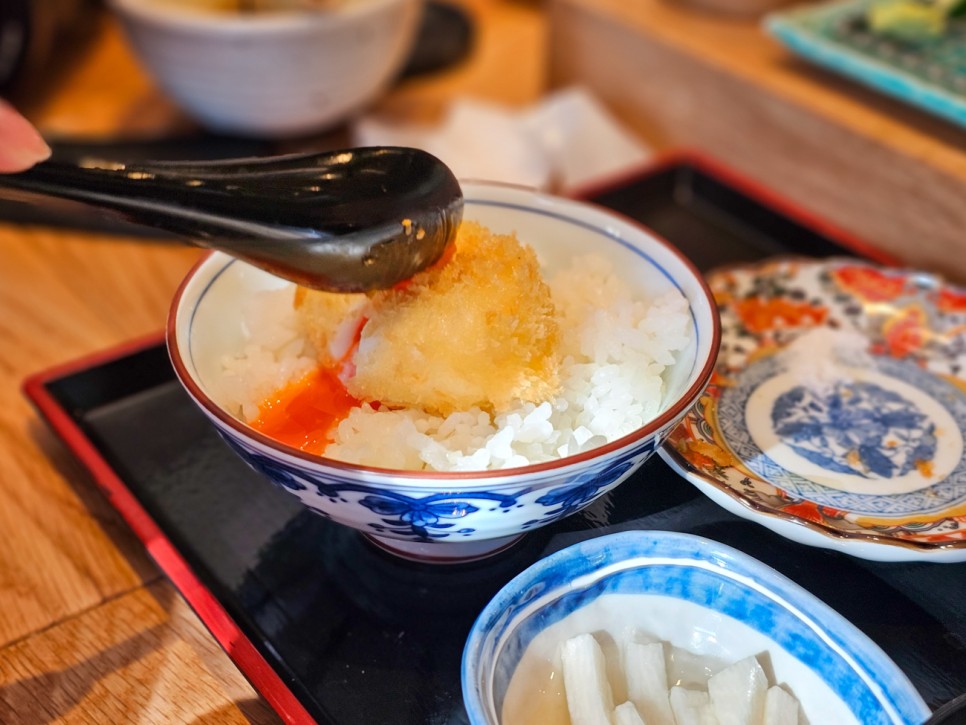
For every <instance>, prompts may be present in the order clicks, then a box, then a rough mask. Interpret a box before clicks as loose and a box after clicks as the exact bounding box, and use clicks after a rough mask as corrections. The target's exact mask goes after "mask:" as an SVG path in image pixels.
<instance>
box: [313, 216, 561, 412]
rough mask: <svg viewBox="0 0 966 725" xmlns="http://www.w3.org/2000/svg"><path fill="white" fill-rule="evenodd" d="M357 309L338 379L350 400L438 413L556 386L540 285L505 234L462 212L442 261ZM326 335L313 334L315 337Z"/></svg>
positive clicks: (524, 252) (555, 336) (503, 404)
mask: <svg viewBox="0 0 966 725" xmlns="http://www.w3.org/2000/svg"><path fill="white" fill-rule="evenodd" d="M323 294H324V293H323ZM310 297H311V295H310ZM303 304H304V302H303ZM316 304H317V306H318V310H317V311H316V312H314V313H313V316H314V319H312V320H310V322H309V324H310V325H312V326H316V325H319V326H331V324H332V321H333V318H335V317H338V316H339V314H340V313H339V311H338V309H337V306H336V305H335V304H334V303H329V302H326V303H325V304H323V303H316ZM365 314H366V316H367V317H368V321H367V322H366V324H365V326H364V327H363V328H362V334H361V337H360V340H359V346H358V349H357V351H356V352H355V354H354V356H353V358H352V363H353V366H352V367H353V368H354V369H350V371H349V372H350V375H349V376H348V377H346V378H345V383H346V387H347V389H348V391H349V393H351V394H352V395H353V396H355V397H356V398H358V399H359V400H363V401H378V402H379V403H380V405H384V406H388V407H392V408H415V409H421V410H424V411H427V412H430V413H436V414H441V415H447V414H449V413H452V412H454V411H461V410H469V409H470V408H472V407H473V406H479V407H480V408H483V409H484V410H488V411H491V412H500V411H502V410H505V409H508V408H510V407H511V406H512V405H513V404H514V403H517V402H521V401H522V402H533V403H541V402H543V401H545V400H547V399H549V398H550V397H552V396H553V395H554V394H555V393H556V392H557V390H558V388H559V374H558V368H559V359H558V357H559V355H558V343H559V337H560V333H559V329H558V325H557V320H556V316H555V312H554V307H553V302H552V300H551V297H550V288H549V287H548V285H547V284H546V283H545V282H544V281H543V277H542V275H541V273H540V268H539V264H538V262H537V257H536V255H535V254H534V252H533V250H531V249H530V248H529V247H526V246H524V245H522V244H521V243H520V242H519V241H518V240H517V239H516V237H515V236H514V235H499V234H492V233H491V232H490V231H489V230H487V229H486V228H485V227H483V226H481V225H480V224H478V223H475V222H468V221H464V222H463V223H462V224H461V226H460V229H459V233H458V235H457V238H456V242H455V252H454V254H453V256H452V258H451V259H450V260H449V261H448V262H447V263H446V264H444V265H441V266H436V267H433V268H431V269H429V270H426V271H424V272H421V273H419V274H418V275H416V276H415V277H413V279H412V280H410V281H409V283H408V284H406V285H404V286H402V287H400V288H396V289H392V290H385V291H381V292H376V293H373V294H371V295H370V297H369V306H368V308H367V309H366V310H365ZM320 334H321V337H320ZM329 337H330V336H326V334H325V333H318V332H315V333H313V339H315V340H316V341H317V342H316V344H318V341H319V340H321V341H322V342H323V343H324V344H328V343H327V342H326V340H328V339H329Z"/></svg>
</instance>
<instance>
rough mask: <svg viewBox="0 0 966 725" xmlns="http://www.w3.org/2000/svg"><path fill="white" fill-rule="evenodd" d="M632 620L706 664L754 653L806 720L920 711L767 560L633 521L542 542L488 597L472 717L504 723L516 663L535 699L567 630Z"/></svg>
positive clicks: (893, 723) (872, 656)
mask: <svg viewBox="0 0 966 725" xmlns="http://www.w3.org/2000/svg"><path fill="white" fill-rule="evenodd" d="M629 630H634V631H644V632H646V633H647V634H648V635H650V636H652V637H654V638H656V639H659V640H662V641H664V642H667V643H668V644H669V646H671V647H673V648H675V649H676V650H683V651H685V652H687V653H690V654H692V655H694V656H696V657H698V658H701V661H706V662H708V663H712V664H711V665H710V667H709V669H710V671H712V672H713V671H714V669H715V667H721V666H726V665H728V664H730V663H734V662H737V661H738V660H741V659H743V658H745V657H749V656H756V657H757V658H758V660H759V662H761V663H762V666H763V667H764V668H765V669H766V671H767V672H768V674H769V679H770V680H771V683H770V684H773V685H779V686H781V687H782V688H783V689H785V690H786V691H787V692H789V693H790V694H792V695H794V696H795V697H796V698H797V699H798V701H799V704H800V706H801V709H802V712H803V713H804V715H805V716H806V718H807V720H805V721H806V722H809V723H813V725H814V724H817V723H835V724H836V725H849V724H853V725H858V724H861V725H875V724H877V723H883V724H885V723H888V724H890V725H897V724H899V723H904V724H909V725H912V724H916V725H918V724H919V723H922V722H924V721H925V720H926V719H927V718H928V717H929V715H930V711H929V708H928V706H927V705H926V703H925V702H924V701H923V699H922V697H921V696H920V695H919V693H918V692H917V691H916V689H915V687H914V686H913V685H912V683H911V682H910V681H909V679H908V678H907V677H906V676H905V675H904V674H903V672H902V671H901V670H900V669H899V668H898V667H897V666H896V664H895V663H894V662H892V661H891V660H890V659H889V658H888V657H887V656H886V655H885V653H884V652H883V651H882V650H881V649H880V648H879V647H878V646H877V645H876V644H875V643H874V642H872V641H871V640H870V639H869V638H868V637H867V636H866V635H864V634H863V633H862V632H860V631H859V630H858V629H857V628H856V627H855V626H853V625H852V624H850V623H849V622H848V621H847V620H846V619H844V618H843V617H842V616H841V615H839V614H838V613H837V612H835V611H834V610H832V609H831V608H830V607H828V606H827V605H826V604H824V603H823V602H821V601H820V600H818V599H816V598H815V597H814V596H812V595H811V594H810V593H809V592H807V591H806V590H804V589H803V588H801V587H800V586H798V585H797V584H795V583H794V582H792V581H791V580H789V579H787V578H786V577H784V576H783V575H781V574H779V573H778V572H776V571H775V570H774V569H771V568H770V567H768V566H766V565H764V564H762V563H761V562H759V561H758V560H756V559H754V558H752V557H750V556H748V555H746V554H744V553H742V552H740V551H738V550H736V549H733V548H731V547H728V546H725V545H723V544H719V543H717V542H715V541H712V540H710V539H706V538H702V537H698V536H693V535H690V534H680V533H672V532H662V531H632V532H623V533H617V534H610V535H607V536H601V537H598V538H595V539H590V540H588V541H584V542H581V543H579V544H575V545H573V546H570V547H568V548H566V549H563V550H561V551H558V552H556V553H554V554H551V555H550V556H548V557H546V558H544V559H542V560H540V561H538V562H537V563H536V564H534V565H532V566H531V567H530V568H528V569H527V570H525V571H524V572H523V573H521V574H519V575H518V576H516V577H515V578H514V579H512V580H511V581H510V582H509V583H507V584H506V586H504V587H503V588H502V589H501V590H500V591H499V592H498V593H497V594H496V596H495V597H493V599H492V600H491V601H490V602H489V604H487V605H486V607H485V608H484V609H483V611H482V613H481V614H480V615H479V617H478V618H477V620H476V622H475V623H474V625H473V627H472V629H471V631H470V634H469V637H468V638H467V641H466V645H465V648H464V651H463V663H462V686H463V698H464V701H465V704H466V709H467V713H468V714H469V719H470V722H471V723H472V724H473V725H497V724H498V723H503V725H511V724H510V723H509V722H508V721H504V719H503V718H502V714H501V713H502V711H503V707H504V701H505V700H506V699H507V692H508V688H509V687H510V683H511V680H512V679H513V677H514V675H515V674H516V673H517V670H518V667H519V668H520V671H521V672H522V673H524V674H523V678H524V679H526V678H529V679H530V681H531V682H534V687H533V692H532V694H531V695H530V698H531V700H534V699H536V698H537V697H538V692H537V688H538V685H537V683H539V686H543V685H544V684H545V683H544V680H545V679H547V673H548V672H552V671H556V672H557V673H558V675H559V655H557V654H556V653H557V648H558V647H559V646H560V643H561V642H563V641H564V640H566V639H568V638H570V637H573V636H575V635H577V634H581V633H584V632H590V633H593V634H594V635H595V637H596V638H598V639H602V640H604V641H606V639H607V637H610V638H613V640H614V641H621V637H625V636H627V632H628V631H629ZM521 662H523V664H522V665H521ZM715 662H716V663H717V665H715V664H713V663H715ZM557 679H558V680H559V677H558V678H557ZM519 682H520V680H517V681H514V685H513V687H514V689H515V688H517V687H520V685H519ZM545 689H550V688H549V687H547V688H545ZM525 692H526V689H524V693H525ZM518 693H519V691H516V692H514V693H512V694H511V697H510V699H511V700H512V699H514V698H517V699H518ZM527 706H528V707H534V706H535V705H534V703H533V702H530V703H528V705H527ZM564 712H566V705H564ZM533 721H539V722H541V723H543V725H551V724H552V720H551V719H550V718H549V717H547V718H541V719H540V720H533Z"/></svg>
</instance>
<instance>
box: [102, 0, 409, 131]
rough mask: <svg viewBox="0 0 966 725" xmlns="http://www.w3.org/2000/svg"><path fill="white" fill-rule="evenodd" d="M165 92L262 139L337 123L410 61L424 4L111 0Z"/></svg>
mask: <svg viewBox="0 0 966 725" xmlns="http://www.w3.org/2000/svg"><path fill="white" fill-rule="evenodd" d="M110 2H111V6H112V7H113V9H114V11H115V12H116V14H117V15H118V17H119V18H120V19H121V22H122V25H123V27H124V30H125V32H126V34H127V37H128V40H129V42H130V45H131V46H132V48H133V49H134V51H135V53H136V55H137V56H138V57H139V59H140V61H141V62H142V63H143V65H144V66H145V67H146V69H147V70H148V72H149V73H151V75H152V76H153V77H154V78H155V79H156V80H157V82H158V84H159V85H160V86H161V87H162V89H163V90H164V91H165V92H166V93H167V94H168V95H169V96H170V97H171V98H172V99H173V100H174V101H175V102H176V103H177V104H178V105H180V106H181V107H182V108H183V109H184V110H185V111H186V112H187V113H188V114H190V115H191V116H193V117H194V118H195V119H197V120H198V121H199V122H200V123H201V124H203V125H204V126H206V127H207V128H209V129H211V130H214V131H219V132H225V133H235V134H242V135H252V136H263V137H284V136H295V135H299V134H305V133H310V132H315V131H320V130H323V129H325V128H327V127H330V126H333V125H335V124H337V123H339V122H341V121H343V120H345V119H346V118H348V117H349V116H351V115H352V114H353V113H355V112H358V111H360V110H361V109H363V108H365V107H366V106H367V105H369V104H370V103H371V102H373V101H374V100H376V99H377V98H378V97H379V95H380V94H382V93H383V92H384V91H385V90H386V89H387V88H388V86H389V84H390V83H391V82H392V81H393V80H394V78H395V76H396V74H397V73H398V72H399V71H400V70H401V69H402V66H403V64H404V62H405V60H406V58H407V57H408V53H409V51H410V50H411V48H412V44H413V41H414V40H415V37H416V34H417V32H418V29H419V27H418V26H419V19H420V14H421V12H422V4H423V3H422V0H351V1H348V2H344V3H337V4H336V5H335V6H334V7H333V8H332V9H325V10H318V11H293V10H290V11H278V12H259V13H250V14H241V13H238V12H233V11H218V10H203V9H196V8H192V7H191V4H190V2H177V3H175V2H172V0H110Z"/></svg>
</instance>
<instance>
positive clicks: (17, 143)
mask: <svg viewBox="0 0 966 725" xmlns="http://www.w3.org/2000/svg"><path fill="white" fill-rule="evenodd" d="M49 157H50V146H48V145H47V142H46V141H44V139H43V137H42V136H41V135H40V132H39V131H38V130H37V129H36V128H34V127H33V125H32V124H31V123H30V122H29V121H27V119H26V118H24V117H23V116H21V115H20V114H19V113H18V112H17V111H16V110H14V108H13V107H12V106H10V105H8V104H6V103H3V102H0V171H7V172H11V171H22V170H24V169H27V168H30V167H31V166H33V165H34V164H36V163H38V162H40V161H43V160H44V159H47V158H49Z"/></svg>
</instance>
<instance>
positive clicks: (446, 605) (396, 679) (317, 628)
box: [25, 154, 966, 725]
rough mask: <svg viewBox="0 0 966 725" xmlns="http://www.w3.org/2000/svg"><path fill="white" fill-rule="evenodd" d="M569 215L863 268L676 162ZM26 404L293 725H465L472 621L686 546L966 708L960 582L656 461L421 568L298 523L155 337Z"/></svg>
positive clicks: (950, 570)
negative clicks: (794, 525) (824, 620)
mask: <svg viewBox="0 0 966 725" xmlns="http://www.w3.org/2000/svg"><path fill="white" fill-rule="evenodd" d="M582 196H585V197H587V198H592V199H593V200H595V201H597V202H599V203H602V204H605V205H607V206H609V207H611V208H613V209H615V210H617V211H619V212H621V213H622V214H625V215H627V216H630V217H634V218H636V219H638V220H640V221H642V222H643V223H645V224H647V225H649V226H650V227H652V228H653V229H654V230H655V231H656V232H657V233H658V234H660V235H662V236H664V237H665V238H667V239H669V240H670V241H671V242H673V243H674V244H676V245H678V246H679V247H680V248H681V249H682V250H683V251H684V252H685V253H686V254H687V255H689V256H690V257H691V258H692V259H693V260H694V261H695V262H696V263H697V264H698V266H699V267H701V268H702V269H704V270H707V269H710V268H712V267H715V266H718V265H722V264H728V263H734V262H746V261H752V260H755V259H759V258H761V257H764V256H769V255H774V254H808V255H817V256H827V255H841V254H853V255H855V254H870V250H869V248H867V247H865V246H863V245H862V244H860V243H858V242H856V241H855V240H852V239H850V238H848V237H847V236H846V235H844V234H841V233H840V232H837V231H834V230H832V229H830V228H829V227H828V225H825V224H823V223H821V222H819V221H817V220H814V219H810V218H808V216H807V215H805V214H802V213H801V212H799V211H797V210H795V209H794V208H792V207H791V206H789V205H788V204H786V203H785V202H783V201H782V200H781V199H779V198H778V197H776V196H775V195H773V194H771V193H768V192H765V191H762V190H761V189H758V188H756V187H755V186H753V185H751V184H749V183H748V182H747V181H745V180H743V179H741V178H739V177H737V176H735V175H734V174H733V173H732V172H730V171H727V170H726V169H723V168H722V167H721V166H720V165H718V164H715V163H713V162H711V161H709V160H706V159H702V158H701V157H698V156H694V155H691V154H676V155H674V156H671V157H667V158H664V159H663V160H662V161H660V162H659V163H657V164H654V165H652V166H650V167H648V168H647V169H643V170H641V171H640V172H639V173H635V174H632V175H628V176H627V177H625V178H622V179H620V180H617V181H615V182H614V183H611V184H608V185H606V186H601V187H597V188H596V189H593V190H589V191H586V192H584V193H583V194H582ZM880 257H881V255H880ZM25 391H26V393H27V395H28V397H30V399H31V400H32V401H33V402H34V404H35V405H36V406H37V408H38V410H39V411H40V412H41V414H42V415H43V416H44V417H45V419H46V420H47V421H48V422H49V423H50V424H51V426H52V427H53V429H54V430H55V431H56V433H57V434H58V435H59V436H60V437H61V438H62V439H63V440H64V442H65V443H66V444H67V445H68V446H69V447H70V448H71V449H72V450H73V451H74V453H75V454H76V455H77V456H78V457H79V458H80V459H81V460H82V462H83V463H84V464H85V465H86V466H87V468H88V469H89V470H90V471H91V473H92V475H93V478H94V480H95V481H96V482H97V483H98V485H100V486H101V488H102V489H103V490H104V491H105V492H106V493H107V495H108V496H109V498H110V499H111V501H112V503H113V504H114V505H115V506H116V507H117V508H118V510H119V511H120V512H121V513H122V515H123V516H124V517H125V519H126V520H127V521H128V523H129V524H130V525H131V526H132V528H133V529H134V531H135V532H136V533H137V534H138V535H139V536H140V537H141V538H142V540H144V541H145V543H146V545H148V549H149V551H150V552H151V554H152V556H154V558H155V560H156V561H157V562H158V564H159V565H160V566H161V568H162V569H163V570H164V571H165V572H166V574H167V575H168V576H169V578H171V580H172V582H174V584H175V586H177V587H178V589H179V590H180V591H181V592H182V594H183V595H184V596H185V598H186V599H187V600H188V602H189V603H190V604H191V605H192V607H193V608H194V609H195V611H196V612H198V614H199V616H200V617H201V618H202V620H203V621H204V622H205V624H206V625H207V626H208V627H209V629H210V630H211V631H212V633H213V634H214V636H215V637H216V638H217V639H218V641H219V642H220V643H221V644H222V646H223V647H224V648H225V649H226V650H227V651H228V652H229V654H230V655H231V656H232V658H233V659H234V660H235V662H236V663H237V664H238V666H239V668H240V669H241V670H242V671H243V672H244V673H245V674H246V676H248V677H249V679H250V680H251V681H252V682H253V684H254V685H255V686H256V687H257V688H258V689H259V690H260V691H261V692H262V694H263V695H264V696H265V697H266V698H267V699H268V700H269V701H270V702H271V703H272V705H273V706H274V707H275V708H276V710H277V711H278V712H279V713H280V714H281V715H282V717H283V718H284V719H286V720H288V721H291V722H312V721H316V722H319V723H333V724H339V725H341V724H343V723H353V724H355V723H372V724H380V723H391V724H393V725H406V724H408V723H412V724H419V725H425V724H428V723H432V724H439V725H442V724H443V723H446V724H453V723H462V722H466V715H465V712H464V710H463V704H462V698H461V694H460V679H459V671H460V658H461V655H462V648H463V642H464V639H465V637H466V635H467V633H468V631H469V628H470V626H471V624H472V623H473V620H474V619H475V618H476V615H477V613H478V612H479V611H480V609H481V608H482V607H483V606H484V604H485V603H486V601H487V600H488V599H489V598H490V597H491V596H492V595H493V594H494V593H495V592H496V591H497V590H498V589H499V588H500V587H501V586H502V585H503V584H504V583H505V582H506V581H508V580H509V579H510V578H511V577H513V576H514V575H515V574H517V573H518V572H520V571H521V570H522V569H524V568H525V567H527V566H528V565H530V564H531V563H533V562H534V561H535V560H536V559H538V558H540V557H542V556H544V555H546V554H549V553H551V552H553V551H556V550H558V549H561V548H563V547H565V546H567V545H569V544H572V543H574V542H576V541H579V540H582V539H586V538H589V537H592V536H598V535H602V534H605V533H611V532H614V531H618V530H626V529H662V530H672V531H682V532H690V533H694V534H698V535H701V536H706V537H710V538H713V539H717V540H719V541H721V542H724V543H726V544H729V545H731V546H734V547H736V548H738V549H741V550H743V551H745V552H747V553H749V554H751V555H752V556H754V557H756V558H758V559H760V560H761V561H763V562H765V563H766V564H769V565H771V566H773V567H774V568H776V569H777V570H779V571H781V572H782V573H783V574H785V575H787V576H788V577H790V578H791V579H793V580H795V581H796V582H798V583H799V584H801V585H803V586H804V587H805V588H807V589H809V590H810V591H812V592H813V593H814V594H815V595H816V596H818V597H819V598H820V599H822V600H824V601H825V602H826V603H828V604H829V605H830V606H832V607H833V608H834V609H836V610H838V611H839V612H840V613H841V614H842V615H844V616H845V617H847V618H848V619H850V620H851V621H852V622H853V623H855V624H856V625H857V626H858V627H859V628H860V629H862V630H863V631H864V632H865V633H866V634H868V635H869V636H870V637H871V638H872V639H873V640H874V641H875V642H877V643H878V644H879V645H880V646H881V647H882V648H883V650H885V652H886V653H887V654H889V655H890V656H891V657H892V658H893V659H894V660H895V662H896V663H897V664H898V665H899V667H900V668H902V669H903V670H904V671H905V672H906V673H907V674H908V676H909V677H910V679H911V680H912V682H913V683H914V684H915V686H916V687H917V688H918V689H919V691H920V693H921V694H922V696H923V698H924V699H925V700H926V702H927V703H928V704H929V705H930V706H931V707H933V708H935V707H938V706H940V705H942V704H943V703H945V702H947V701H948V700H951V699H952V698H953V697H954V696H956V695H958V694H959V693H961V692H964V691H966V564H941V565H940V564H925V563H902V564H894V563H877V562H870V561H866V560H862V559H858V558H853V557H851V556H848V555H846V554H842V553H839V552H834V551H829V550H825V549H818V548H810V547H807V546H803V545H801V544H797V543H794V542H792V541H788V540H786V539H784V538H782V537H780V536H778V535H776V534H774V533H772V532H770V531H769V530H767V529H766V528H764V527H763V526H761V525H759V524H757V523H754V522H752V521H748V520H745V519H741V518H738V517H736V516H734V515H732V514H730V513H728V512H726V511H725V510H724V509H722V508H720V507H719V506H717V505H716V504H714V503H713V502H711V501H710V500H709V499H707V498H705V497H704V496H703V495H701V494H700V493H698V492H697V490H696V489H694V488H693V487H692V486H691V485H690V484H688V483H687V482H686V481H684V480H683V479H681V478H680V477H678V476H677V475H676V474H675V473H673V472H672V471H671V469H670V468H668V467H667V466H666V465H665V464H664V463H663V462H662V461H661V459H660V458H659V457H657V456H654V457H653V458H652V459H651V460H650V461H649V462H648V463H647V464H646V465H645V466H644V467H643V468H642V469H641V470H640V471H639V472H638V473H637V474H635V475H634V476H633V478H632V479H630V480H629V481H627V482H625V483H624V484H622V485H621V486H620V487H618V488H617V489H616V490H615V491H614V492H612V493H611V494H609V495H608V496H606V497H605V498H603V499H601V500H600V501H598V502H597V503H595V504H594V505H593V506H591V507H590V508H588V509H586V510H584V511H583V512H581V513H578V514H576V515H574V516H573V517H571V518H569V519H566V520H564V521H562V522H560V523H558V524H556V525H554V526H550V527H547V528H546V529H543V530H538V531H535V532H532V533H530V534H528V535H527V536H526V537H525V538H524V539H523V540H522V542H521V543H519V544H517V545H516V546H514V547H513V548H511V549H510V550H509V551H506V552H504V553H502V554H499V555H497V556H495V557H492V558H490V559H487V560H484V561H480V562H475V563H471V564H461V565H426V564H417V563H411V562H407V561H403V560H400V559H397V558H395V557H393V556H392V555H389V554H386V553H384V552H382V551H380V550H378V549H376V548H375V547H373V546H372V545H370V544H369V543H367V541H366V540H365V539H364V538H363V537H362V536H361V535H359V534H358V533H357V532H355V531H353V530H350V529H347V528H344V527H341V526H339V525H337V524H333V523H331V522H329V521H327V520H325V519H323V518H321V517H318V516H315V515H313V514H311V513H309V512H308V511H307V510H305V509H303V508H302V507H301V505H300V504H299V503H298V502H297V501H296V500H295V499H294V498H293V497H291V496H290V495H288V494H286V493H284V492H283V491H280V490H277V489H275V488H274V487H273V486H271V485H270V484H268V483H267V482H266V481H264V480H263V479H261V478H260V476H259V475H258V474H256V473H255V472H254V471H252V470H251V469H249V468H248V467H247V466H246V465H245V464H244V463H242V462H241V460H240V459H238V458H237V457H236V456H235V455H234V454H233V453H232V452H231V451H230V450H229V449H228V447H227V446H226V445H225V444H224V443H223V442H222V441H221V439H220V438H219V437H218V435H217V434H216V433H215V431H214V429H213V428H212V427H211V425H210V424H209V423H208V422H207V420H206V419H205V418H204V417H203V416H202V414H201V413H200V412H199V411H198V410H197V409H196V408H195V407H194V406H193V404H192V403H191V402H190V401H189V399H188V397H187V395H186V394H185V393H184V392H183V391H182V390H181V388H180V386H179V384H178V383H177V381H176V380H175V378H174V375H173V372H172V370H171V368H170V365H169V362H168V358H167V354H166V351H165V349H164V346H163V341H162V340H161V338H160V337H157V338H153V339H150V340H146V341H137V342H133V343H131V344H130V345H127V346H125V347H124V348H123V349H119V350H112V351H107V352H105V353H103V354H100V355H98V356H95V357H94V358H87V359H84V360H79V361H75V362H72V363H68V364H67V365H65V366H61V367H59V368H57V369H56V370H49V371H44V372H42V373H39V374H37V375H35V376H32V377H31V378H30V379H29V380H28V381H26V383H25Z"/></svg>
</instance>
